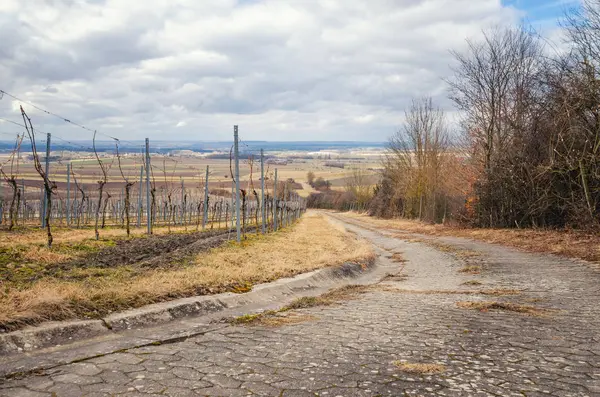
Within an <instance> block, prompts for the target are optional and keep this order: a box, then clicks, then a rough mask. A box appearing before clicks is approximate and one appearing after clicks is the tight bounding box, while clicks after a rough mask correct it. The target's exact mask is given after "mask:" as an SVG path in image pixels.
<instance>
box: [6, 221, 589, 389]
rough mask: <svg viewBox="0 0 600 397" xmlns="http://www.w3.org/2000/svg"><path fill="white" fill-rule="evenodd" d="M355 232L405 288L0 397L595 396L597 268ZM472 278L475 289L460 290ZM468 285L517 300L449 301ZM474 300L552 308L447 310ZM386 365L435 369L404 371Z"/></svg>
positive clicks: (151, 351) (143, 353)
mask: <svg viewBox="0 0 600 397" xmlns="http://www.w3.org/2000/svg"><path fill="white" fill-rule="evenodd" d="M362 226H364V225H362ZM362 226H357V225H356V224H353V225H348V228H349V229H351V230H352V231H354V232H356V233H358V234H360V235H361V236H363V237H365V238H367V239H369V240H371V241H372V242H373V244H375V245H377V246H379V247H381V248H383V249H384V250H385V251H386V255H391V254H392V253H401V254H402V256H403V257H404V258H405V259H406V263H405V265H404V269H403V271H402V273H403V274H404V275H406V278H405V279H402V278H398V277H396V278H390V279H388V280H386V281H383V282H382V283H381V285H382V286H387V287H389V288H387V289H388V291H386V290H384V288H379V289H376V290H374V291H372V292H369V293H367V294H364V295H361V296H360V297H359V298H358V299H355V300H349V301H347V302H345V303H343V304H341V305H339V306H329V307H317V308H312V309H304V310H302V312H305V313H307V314H310V315H311V316H313V317H314V318H313V319H312V320H310V321H306V322H303V323H299V324H294V325H287V326H283V327H276V328H273V327H271V328H265V327H234V326H230V327H225V328H222V329H219V330H215V331H213V332H209V333H207V334H205V335H202V336H198V337H194V338H191V339H187V340H185V341H181V342H177V343H171V344H166V345H160V346H150V347H144V348H138V349H132V350H127V351H124V352H120V353H115V354H110V355H106V356H103V357H99V358H94V359H90V360H86V361H83V362H79V363H75V364H70V365H66V366H62V367H58V368H55V369H52V370H50V371H48V372H46V373H42V374H39V375H37V376H29V377H26V378H24V379H15V380H10V381H6V382H4V383H2V384H0V396H10V397H19V396H32V397H38V396H40V397H42V396H44V397H51V396H55V397H63V396H83V395H85V396H112V395H119V396H122V395H123V396H246V395H253V396H327V397H335V396H519V397H523V396H527V397H533V396H600V359H599V355H600V331H599V330H600V305H599V304H598V303H599V299H598V298H599V295H600V293H599V291H600V287H599V286H600V277H599V273H598V271H597V270H594V269H593V268H592V267H591V266H590V265H586V264H583V263H578V262H576V261H570V260H566V259H560V258H557V257H553V256H546V255H537V254H528V253H523V252H519V251H516V250H513V249H508V248H504V247H500V246H495V245H489V244H484V243H477V242H473V241H470V240H465V239H458V238H437V239H430V238H426V237H423V236H420V237H417V238H418V239H419V240H417V241H415V236H413V235H409V234H402V233H398V232H397V231H390V230H377V231H375V230H371V229H368V228H364V227H362ZM465 265H470V266H480V267H481V274H479V275H471V274H466V273H461V272H459V270H460V269H462V268H463V267H464V266H465ZM474 279H476V280H478V281H480V282H482V283H484V284H483V285H482V286H480V287H474V286H465V285H463V283H464V282H466V281H469V280H474ZM476 288H518V289H522V290H523V293H522V294H520V295H516V296H506V297H490V296H483V295H480V294H466V293H464V294H462V293H457V291H465V292H466V291H467V290H473V289H476ZM397 289H403V290H409V291H410V290H413V291H412V292H407V291H404V292H398V291H397ZM439 290H446V291H448V292H447V293H440V292H439ZM424 291H429V292H430V293H423V292H424ZM436 291H437V292H436ZM450 292H452V293H450ZM485 300H488V301H489V300H497V301H501V302H514V303H519V304H527V305H535V306H537V307H540V308H546V309H555V311H553V312H551V313H550V314H549V315H547V316H543V317H535V316H527V315H523V314H519V313H512V312H505V311H493V310H492V311H488V312H480V311H474V310H468V309H463V308H460V307H458V306H457V305H456V303H457V302H460V301H485ZM398 362H404V363H414V364H416V363H420V364H439V365H443V366H444V368H445V370H444V371H443V372H442V373H439V374H430V375H427V374H425V375H419V374H411V373H406V372H403V371H401V370H400V369H399V368H398V367H397V365H396V364H397V363H398Z"/></svg>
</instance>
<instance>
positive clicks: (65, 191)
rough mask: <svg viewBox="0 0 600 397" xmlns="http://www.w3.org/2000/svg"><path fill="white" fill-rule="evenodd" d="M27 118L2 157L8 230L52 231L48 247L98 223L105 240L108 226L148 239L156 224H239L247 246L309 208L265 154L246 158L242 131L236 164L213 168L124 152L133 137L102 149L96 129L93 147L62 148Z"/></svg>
mask: <svg viewBox="0 0 600 397" xmlns="http://www.w3.org/2000/svg"><path fill="white" fill-rule="evenodd" d="M22 114H23V120H24V123H23V125H21V127H22V129H23V130H24V131H23V132H22V133H17V134H16V136H15V137H14V146H13V147H12V149H11V150H10V151H9V152H8V153H5V154H4V155H0V174H1V176H2V180H1V181H0V226H1V227H2V228H4V229H8V230H13V229H15V228H26V227H29V228H30V227H41V228H45V229H47V230H48V246H49V247H50V246H51V245H52V229H51V227H52V226H59V227H61V228H74V229H83V228H90V227H93V228H94V230H95V235H96V239H98V238H99V235H100V234H101V232H102V230H103V229H106V228H109V227H118V228H124V229H125V230H126V231H127V235H129V234H130V230H131V228H132V227H137V228H140V227H145V228H146V230H147V233H148V234H152V233H153V228H155V227H167V228H169V229H170V228H171V227H184V228H185V229H186V230H187V229H188V228H194V229H195V230H200V229H202V230H206V229H215V228H217V229H223V228H224V229H234V228H235V229H236V231H237V238H238V240H239V239H240V238H241V236H244V235H245V233H246V231H247V230H249V229H250V228H253V229H255V230H259V231H262V232H263V233H264V232H267V231H273V230H277V229H278V228H279V227H284V226H287V225H289V224H291V223H292V222H293V221H294V220H296V219H297V218H298V217H300V216H301V214H302V213H303V211H304V208H305V204H304V201H303V199H302V198H301V197H300V196H299V195H298V194H297V193H296V192H295V189H296V188H297V187H298V185H297V184H296V183H295V182H294V181H293V180H285V181H278V180H277V169H271V167H270V166H269V165H268V164H266V162H265V157H264V155H263V153H262V150H261V152H260V153H255V152H252V151H243V150H242V153H240V152H239V148H238V147H239V141H238V139H237V126H236V132H235V143H234V144H232V147H231V151H230V153H229V154H230V156H229V161H225V162H222V163H221V164H220V166H218V167H215V168H216V169H211V167H210V165H208V164H206V165H205V166H204V167H199V164H197V163H198V161H197V160H195V159H194V158H186V157H183V156H180V157H179V158H178V157H174V156H171V155H169V154H165V153H159V152H158V151H155V152H153V151H152V146H151V145H150V142H149V140H148V139H146V142H145V145H140V144H139V143H130V144H129V147H131V146H132V145H137V146H138V147H139V151H137V152H136V151H132V150H131V149H128V150H122V149H120V147H121V145H122V144H123V143H122V142H127V141H122V140H120V139H118V138H114V137H111V138H112V140H113V141H114V144H113V145H110V146H107V145H104V146H103V147H102V149H98V148H97V146H99V145H97V142H96V135H97V133H96V132H94V133H93V138H92V141H91V145H90V146H89V147H86V146H85V145H81V144H78V146H79V147H78V150H77V151H76V152H71V151H67V152H65V151H60V152H57V151H55V150H53V148H52V138H53V137H52V134H45V133H41V132H39V131H36V130H35V129H34V126H33V123H32V121H31V119H30V118H29V117H28V116H27V114H26V113H25V111H24V110H22ZM13 124H18V123H15V122H13ZM81 127H83V126H81ZM83 128H85V127H83ZM44 138H45V139H44ZM65 142H68V141H65ZM69 143H70V144H73V143H72V142H69ZM111 146H112V147H111ZM42 148H43V149H45V154H43V153H41V151H42V150H41V149H42ZM234 149H235V150H234ZM240 179H243V180H240Z"/></svg>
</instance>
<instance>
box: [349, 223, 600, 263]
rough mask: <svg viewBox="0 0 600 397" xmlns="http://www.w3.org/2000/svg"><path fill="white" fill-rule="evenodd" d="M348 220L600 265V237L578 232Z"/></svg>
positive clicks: (377, 226)
mask: <svg viewBox="0 0 600 397" xmlns="http://www.w3.org/2000/svg"><path fill="white" fill-rule="evenodd" d="M345 216H348V217H349V218H352V219H355V220H358V221H361V222H364V223H366V224H369V225H371V226H374V227H376V228H388V229H394V230H402V231H406V232H410V233H419V234H426V235H432V236H457V237H466V238H471V239H475V240H480V241H485V242H487V243H497V244H504V245H508V246H512V247H516V248H521V249H524V250H526V251H531V252H545V253H552V254H555V255H560V256H566V257H571V258H580V259H584V260H587V261H590V262H596V263H600V235H598V234H594V233H587V232H583V231H576V230H546V229H474V228H461V227H455V226H446V225H432V224H427V223H424V222H418V221H412V220H406V219H378V218H372V217H369V216H368V215H364V214H357V213H347V214H345Z"/></svg>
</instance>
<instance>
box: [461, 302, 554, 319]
mask: <svg viewBox="0 0 600 397" xmlns="http://www.w3.org/2000/svg"><path fill="white" fill-rule="evenodd" d="M456 305H457V306H458V307H461V308H463V309H471V310H479V311H480V312H488V311H490V310H500V311H507V312H513V313H521V314H526V315H529V316H536V317H541V316H544V315H547V314H549V313H550V310H547V309H542V308H539V307H535V306H527V305H520V304H517V303H510V302H496V301H491V302H472V301H468V302H457V303H456Z"/></svg>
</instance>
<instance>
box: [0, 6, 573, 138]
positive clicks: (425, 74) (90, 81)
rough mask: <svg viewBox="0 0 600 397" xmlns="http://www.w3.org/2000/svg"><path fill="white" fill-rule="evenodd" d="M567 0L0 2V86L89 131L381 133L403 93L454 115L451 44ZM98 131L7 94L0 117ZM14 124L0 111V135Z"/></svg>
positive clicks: (66, 134) (547, 14)
mask: <svg viewBox="0 0 600 397" xmlns="http://www.w3.org/2000/svg"><path fill="white" fill-rule="evenodd" d="M577 4H578V1H576V0H554V1H544V0H511V1H500V0H478V1H471V0H429V1H424V0H373V1H364V0H346V1H341V0H323V1H300V0H289V1H281V0H279V1H276V0H238V1H235V0H214V1H206V2H198V1H192V0H181V1H168V0H147V1H144V2H141V3H140V2H122V1H117V0H90V1H77V0H55V1H17V0H4V1H2V2H1V3H0V34H1V35H2V37H3V41H2V43H0V60H1V62H0V90H4V91H6V92H7V93H10V94H12V95H14V96H16V97H17V98H20V99H23V100H26V101H29V102H32V103H33V104H35V105H37V106H39V107H40V108H42V109H46V110H49V111H51V112H54V113H56V114H58V115H60V116H62V117H64V118H67V119H69V120H71V121H73V122H76V123H78V124H80V125H83V126H85V127H87V128H89V129H91V130H94V129H97V130H98V131H99V133H100V134H102V135H99V137H98V139H99V140H107V139H109V138H108V136H114V137H117V138H119V139H122V140H130V141H138V140H142V139H144V138H145V137H149V138H150V139H151V140H154V141H193V142H223V141H230V140H231V136H232V128H233V125H234V124H237V125H239V128H240V136H241V137H242V139H244V140H246V141H267V142H292V141H297V142H311V141H312V142H335V141H338V142H339V141H346V142H371V143H373V142H385V141H386V140H387V138H388V137H389V136H390V135H391V134H393V132H394V131H395V130H397V129H398V128H399V126H400V125H401V123H402V120H403V113H404V109H405V108H406V107H407V106H408V105H409V104H410V100H411V98H414V97H423V96H431V97H433V99H434V101H435V102H436V104H437V105H439V106H440V107H442V108H443V109H444V110H445V111H446V112H447V113H448V115H449V117H450V119H451V120H456V118H457V114H456V112H455V111H454V109H453V107H452V105H451V102H450V101H449V100H448V99H447V98H446V86H445V83H444V81H443V79H444V78H447V77H449V76H450V75H451V64H452V56H451V55H450V53H449V50H450V49H452V50H456V51H461V49H464V48H465V39H467V38H471V39H475V40H476V39H477V38H478V37H481V34H482V33H481V32H482V30H484V29H488V28H490V27H493V26H514V25H518V24H520V23H527V24H531V25H532V27H533V28H535V29H536V30H538V31H539V32H540V34H542V35H543V36H544V37H545V38H547V39H548V40H549V41H550V42H551V43H556V44H557V45H559V44H560V33H559V28H558V19H559V18H560V17H561V15H562V14H563V13H564V11H565V10H566V9H567V8H568V7H573V6H576V5H577ZM20 104H23V106H24V108H25V110H26V111H27V112H28V114H29V115H30V117H31V118H32V120H33V123H34V126H35V127H36V128H38V129H39V130H40V131H41V132H42V131H43V132H50V133H52V134H53V135H54V136H56V137H57V138H62V139H68V140H72V141H78V142H81V141H90V140H91V138H92V132H90V131H89V130H86V129H82V128H79V127H77V126H74V125H71V124H69V123H66V122H64V121H63V120H61V119H59V118H57V117H53V116H51V115H48V114H46V113H43V112H42V111H40V110H38V109H35V108H32V107H31V106H29V105H27V104H26V103H23V102H20V101H18V100H15V99H13V98H11V97H10V96H8V95H4V96H3V97H2V99H1V100H0V118H4V119H6V120H9V121H13V122H16V123H17V124H19V123H22V119H21V116H20V113H19V105H20ZM17 132H22V127H19V126H17V125H15V124H11V123H8V122H4V121H2V120H0V139H1V140H9V139H10V136H11V135H14V134H16V133H17Z"/></svg>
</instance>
